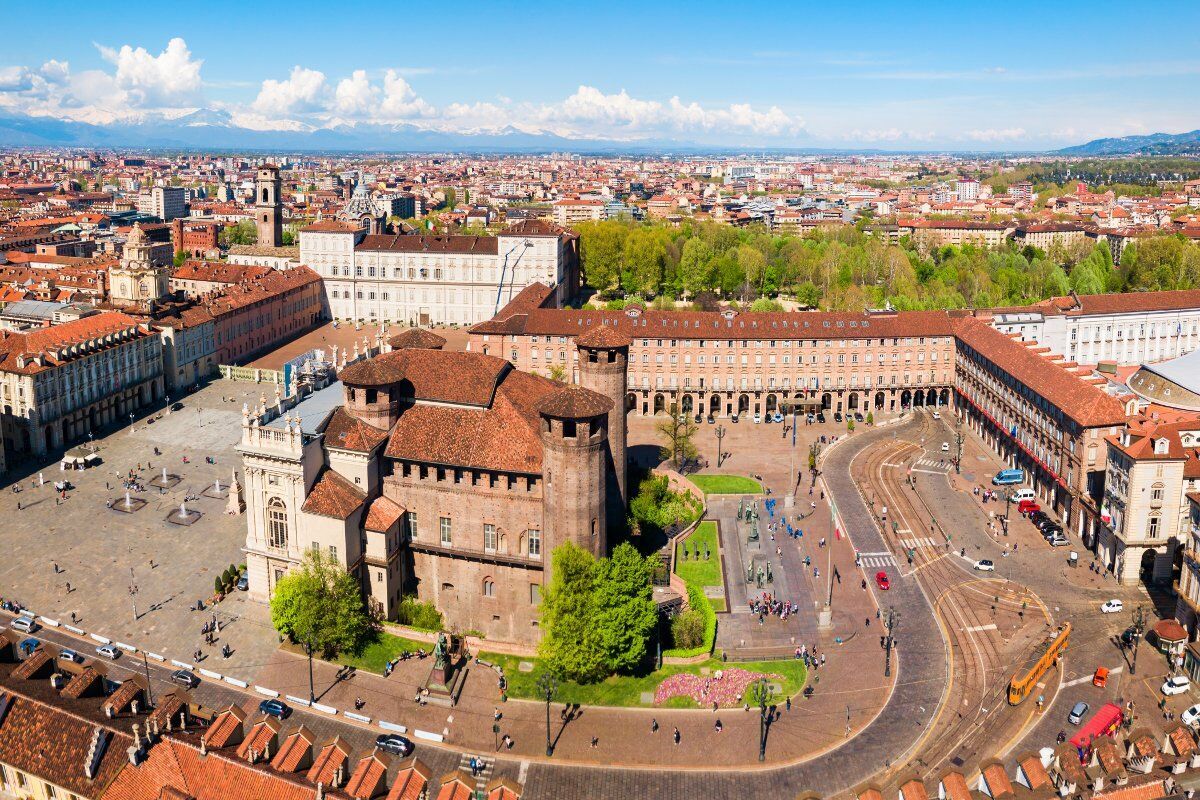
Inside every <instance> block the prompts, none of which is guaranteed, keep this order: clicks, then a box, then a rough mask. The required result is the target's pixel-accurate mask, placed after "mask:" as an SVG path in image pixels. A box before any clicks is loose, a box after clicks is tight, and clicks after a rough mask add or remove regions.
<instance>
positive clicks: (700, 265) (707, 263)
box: [679, 238, 713, 297]
mask: <svg viewBox="0 0 1200 800" xmlns="http://www.w3.org/2000/svg"><path fill="white" fill-rule="evenodd" d="M712 262H713V251H712V248H711V247H709V246H708V244H707V243H706V242H705V241H704V240H703V239H700V238H692V239H688V240H687V242H685V243H684V245H683V254H682V255H681V256H680V259H679V282H680V287H681V288H682V289H683V291H684V292H685V293H686V294H687V295H689V296H691V297H695V296H696V295H698V294H700V293H701V292H703V291H704V290H705V289H708V288H709V287H710V286H711V285H712V273H713V268H712Z"/></svg>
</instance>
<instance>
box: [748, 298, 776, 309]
mask: <svg viewBox="0 0 1200 800" xmlns="http://www.w3.org/2000/svg"><path fill="white" fill-rule="evenodd" d="M750 310H751V311H755V312H763V311H783V304H782V303H780V302H779V301H778V300H771V299H769V298H766V297H760V298H758V299H757V300H755V301H754V302H753V303H751V304H750Z"/></svg>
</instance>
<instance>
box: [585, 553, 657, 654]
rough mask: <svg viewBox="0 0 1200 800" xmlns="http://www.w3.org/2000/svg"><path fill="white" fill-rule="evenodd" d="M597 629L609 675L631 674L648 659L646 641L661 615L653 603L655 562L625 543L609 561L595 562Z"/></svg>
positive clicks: (594, 597)
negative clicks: (612, 673)
mask: <svg viewBox="0 0 1200 800" xmlns="http://www.w3.org/2000/svg"><path fill="white" fill-rule="evenodd" d="M594 572H595V580H594V583H593V586H594V592H595V593H594V594H593V596H592V602H593V604H594V605H595V628H596V632H597V634H598V636H599V640H600V648H601V650H602V651H603V653H604V658H605V663H606V667H607V669H608V671H609V672H629V671H631V670H633V669H634V668H635V667H637V666H638V665H639V664H640V663H641V662H642V660H643V659H644V658H645V656H646V642H647V641H648V640H649V638H650V635H651V633H652V632H653V631H654V624H655V621H656V617H657V615H658V611H657V608H656V606H655V603H654V589H653V587H652V585H651V580H652V578H653V577H654V562H653V560H652V558H651V557H648V556H642V555H641V554H640V553H638V551H637V550H636V549H634V547H633V545H631V544H629V543H628V542H622V543H621V544H619V545H617V546H616V548H615V549H614V550H613V552H612V556H610V557H609V558H602V559H600V560H599V561H597V562H596V563H595V567H594Z"/></svg>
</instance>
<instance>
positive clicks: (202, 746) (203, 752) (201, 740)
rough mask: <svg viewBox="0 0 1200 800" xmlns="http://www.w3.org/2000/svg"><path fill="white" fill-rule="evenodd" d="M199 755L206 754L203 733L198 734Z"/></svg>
mask: <svg viewBox="0 0 1200 800" xmlns="http://www.w3.org/2000/svg"><path fill="white" fill-rule="evenodd" d="M200 755H202V756H206V755H208V743H207V742H206V741H204V734H200Z"/></svg>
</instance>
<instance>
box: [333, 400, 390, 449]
mask: <svg viewBox="0 0 1200 800" xmlns="http://www.w3.org/2000/svg"><path fill="white" fill-rule="evenodd" d="M386 440H387V431H385V430H383V429H381V428H376V427H375V426H374V425H368V424H367V423H365V422H363V421H362V420H360V419H359V418H358V417H355V416H354V415H353V414H351V413H350V412H349V411H347V410H346V409H345V407H339V408H338V409H337V410H335V411H334V412H333V416H331V417H330V418H329V423H328V424H327V425H326V426H325V446H326V447H332V448H334V449H335V450H355V451H357V452H360V453H369V452H370V451H372V450H374V449H375V448H376V447H378V446H379V445H380V444H382V443H383V442H384V441H386Z"/></svg>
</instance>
